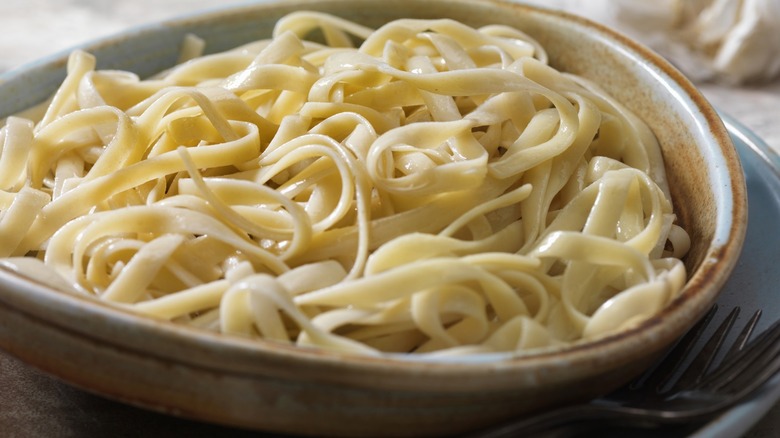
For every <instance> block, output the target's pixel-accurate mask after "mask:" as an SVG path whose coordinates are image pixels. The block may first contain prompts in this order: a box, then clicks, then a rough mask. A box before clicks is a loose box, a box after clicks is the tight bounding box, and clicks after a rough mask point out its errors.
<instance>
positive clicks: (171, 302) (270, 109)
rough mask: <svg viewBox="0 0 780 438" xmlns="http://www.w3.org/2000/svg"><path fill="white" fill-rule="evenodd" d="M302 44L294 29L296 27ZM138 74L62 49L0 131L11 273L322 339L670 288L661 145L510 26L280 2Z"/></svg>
mask: <svg viewBox="0 0 780 438" xmlns="http://www.w3.org/2000/svg"><path fill="white" fill-rule="evenodd" d="M307 38H308V39H307ZM186 42H187V43H186V44H185V48H184V49H183V50H182V56H183V59H182V61H181V62H180V63H178V64H177V65H176V66H174V67H172V68H170V69H169V70H167V71H165V72H162V73H160V74H158V75H155V76H154V77H151V78H143V79H142V78H139V77H138V76H137V75H135V74H132V73H130V72H124V71H114V70H96V68H95V65H96V63H95V59H94V57H93V56H92V55H90V54H88V53H86V52H83V51H75V52H74V53H73V54H72V55H71V57H70V59H69V63H68V72H67V77H66V79H65V80H64V82H63V83H62V84H61V86H60V87H59V89H58V91H57V92H56V93H55V94H54V95H53V96H52V98H51V99H50V100H49V101H48V102H46V103H45V104H43V105H42V106H41V107H40V108H39V109H38V110H37V111H34V110H30V111H28V112H27V113H24V114H21V115H17V116H12V117H9V118H8V119H7V120H6V121H5V124H4V126H3V128H2V130H1V131H0V144H1V145H2V154H1V155H0V210H1V211H2V216H1V217H0V257H3V261H2V263H3V264H4V265H5V266H6V267H11V268H12V269H15V270H17V271H19V272H21V273H22V274H28V275H32V276H36V277H39V278H45V279H46V280H45V281H47V282H48V283H50V284H51V285H53V286H55V287H57V288H59V289H62V290H64V291H68V292H71V293H76V294H85V295H89V296H94V297H96V299H99V300H104V301H106V302H110V303H115V304H116V305H117V306H122V307H124V308H127V309H130V310H131V311H133V312H137V313H139V314H143V315H149V316H151V317H155V318H160V319H164V320H170V321H173V322H175V323H180V324H187V325H190V326H194V327H199V328H202V329H206V330H213V331H217V332H221V333H224V334H227V335H238V336H245V337H249V338H253V339H264V340H269V341H275V342H284V343H293V344H296V345H300V346H304V347H319V348H325V349H330V350H338V351H342V352H349V353H356V354H368V355H377V354H383V353H388V352H390V353H427V354H435V355H449V354H451V355H454V354H473V353H487V352H504V351H510V352H519V353H525V352H528V351H538V349H540V348H556V347H559V346H561V345H566V344H570V343H573V342H580V341H582V340H587V339H593V338H596V337H599V336H603V335H605V334H608V333H613V332H615V331H617V330H624V329H626V328H627V327H631V326H633V325H635V324H637V323H638V322H639V321H642V320H644V319H646V318H647V317H649V316H651V315H653V314H654V313H656V312H657V311H658V310H659V309H661V308H662V307H663V306H664V305H666V303H668V302H669V301H670V300H671V299H672V298H673V297H674V296H675V295H676V294H677V293H678V292H679V291H680V290H681V288H682V287H683V285H684V282H685V279H686V272H685V267H684V266H683V263H682V262H681V260H680V259H681V257H683V256H684V255H685V253H686V251H687V250H688V246H689V237H688V234H687V233H686V232H685V231H684V230H683V229H682V228H681V227H680V226H678V225H677V224H676V223H675V215H674V213H673V211H672V203H671V199H670V194H669V190H668V187H667V182H666V178H665V174H664V165H663V161H662V156H661V152H660V149H659V145H658V143H657V140H656V139H655V137H654V136H653V134H652V132H651V131H650V129H649V128H648V127H647V126H646V125H645V124H644V123H643V122H642V121H640V120H639V119H638V118H637V117H636V116H635V115H633V114H632V113H631V112H629V111H628V110H626V109H625V108H624V107H623V106H621V105H620V104H619V103H618V102H616V101H615V100H614V99H613V98H611V97H610V96H608V95H606V94H605V93H603V92H602V91H600V89H599V87H598V86H597V85H595V84H593V83H590V82H588V81H586V80H584V79H583V78H580V77H577V76H573V75H570V74H566V73H562V72H559V71H557V70H555V69H554V68H552V67H550V66H549V65H548V63H547V55H546V54H545V51H544V49H543V48H542V47H540V46H539V44H537V43H536V42H535V41H534V40H532V39H531V38H529V37H528V36H526V35H525V34H524V33H522V32H521V31H519V30H516V29H513V28H510V27H507V26H500V25H491V26H486V27H482V28H479V29H475V28H472V27H469V26H466V25H464V24H462V23H459V22H457V21H453V20H449V19H437V20H417V19H402V20H397V21H393V22H390V23H388V24H386V25H384V26H382V27H380V28H378V29H376V30H375V29H371V28H367V27H364V26H362V25H359V24H356V23H353V22H350V21H347V20H344V19H341V18H339V17H335V16H331V15H326V14H322V13H315V12H296V13H293V14H291V15H288V16H285V17H284V18H283V19H281V20H280V21H278V23H277V24H276V26H275V29H274V32H273V36H272V37H271V38H269V39H267V40H262V41H257V42H254V43H251V44H247V45H244V46H241V47H237V48H235V49H232V50H229V51H226V52H222V53H216V54H209V55H203V54H202V47H203V44H202V41H200V40H198V39H197V37H188V38H187V39H186Z"/></svg>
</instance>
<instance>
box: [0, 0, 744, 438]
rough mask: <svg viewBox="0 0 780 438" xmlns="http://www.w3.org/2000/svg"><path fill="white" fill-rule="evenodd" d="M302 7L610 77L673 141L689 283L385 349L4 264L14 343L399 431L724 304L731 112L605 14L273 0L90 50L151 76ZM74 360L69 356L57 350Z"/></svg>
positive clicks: (360, 430) (526, 385)
mask: <svg viewBox="0 0 780 438" xmlns="http://www.w3.org/2000/svg"><path fill="white" fill-rule="evenodd" d="M301 9H309V10H318V11H324V12H328V13H332V14H334V15H338V16H341V17H344V18H347V19H350V20H354V21H357V22H360V23H362V24H365V25H368V26H372V27H378V26H379V25H381V24H383V23H386V22H388V21H390V20H393V19H397V18H412V17H413V18H441V17H448V18H453V19H456V20H459V21H462V22H464V23H466V24H469V25H472V26H481V25H487V24H507V25H511V26H514V27H517V28H519V29H521V30H523V31H524V32H526V33H527V34H529V35H530V36H532V37H533V38H535V39H537V40H538V41H539V42H540V43H541V44H542V45H543V46H544V47H545V49H546V50H547V51H548V53H549V55H550V57H551V65H552V66H553V67H555V68H557V69H559V70H563V71H567V72H570V73H575V74H578V75H581V76H583V77H585V78H587V79H591V80H593V81H596V82H597V83H599V84H600V85H601V86H602V87H603V88H604V89H605V90H606V91H607V92H609V93H610V94H611V95H612V96H614V97H615V98H616V99H617V100H618V101H620V102H621V103H623V104H624V105H625V106H627V107H628V108H629V109H631V110H632V111H634V112H635V113H636V114H637V115H638V116H639V117H640V118H642V119H643V120H644V121H645V122H646V123H647V124H648V125H649V126H650V127H651V129H652V130H653V132H654V133H655V135H656V136H657V138H658V140H659V142H660V144H661V147H662V152H663V154H664V158H665V164H666V167H667V175H668V179H669V183H670V184H669V185H670V187H671V190H672V197H673V200H674V203H675V209H676V213H677V214H678V216H679V220H680V221H681V222H682V223H683V224H684V226H685V227H686V229H687V230H688V231H689V233H690V235H691V240H692V246H691V250H690V252H689V253H688V255H687V256H686V258H685V264H686V267H687V269H688V273H689V274H688V275H689V279H688V283H687V285H686V286H685V288H684V290H683V291H682V292H681V294H680V295H679V297H678V298H676V299H675V300H674V301H673V302H672V303H671V304H670V305H669V306H668V307H667V308H665V309H664V310H663V311H662V312H661V313H660V314H658V315H656V316H655V317H653V318H651V319H649V320H647V321H645V322H643V323H642V324H640V325H638V326H637V327H634V328H632V329H631V330H628V331H626V332H622V333H619V334H616V335H613V336H608V337H605V338H601V339H599V340H597V341H593V342H584V343H579V344H577V345H574V346H571V347H567V348H562V349H555V350H548V351H544V352H540V353H538V354H526V355H516V354H509V353H506V354H493V355H477V356H470V357H458V358H454V357H453V358H445V359H437V360H431V359H419V358H418V359H414V358H409V357H407V356H402V355H395V356H393V355H389V356H387V357H382V358H367V357H354V356H348V355H342V354H339V353H333V352H325V351H318V350H307V349H300V348H296V347H292V346H286V345H279V344H274V343H269V342H256V341H248V340H245V339H241V338H234V337H230V336H220V335H215V334H212V333H208V332H203V331H199V330H196V329H191V328H186V327H181V326H178V325H175V324H173V323H167V322H160V321H156V320H152V319H149V318H144V317H141V316H138V315H136V314H133V313H130V312H126V311H124V310H121V309H118V308H115V307H112V306H108V305H105V304H103V303H100V302H97V301H93V300H89V299H86V298H81V297H74V296H70V295H67V294H64V293H60V292H56V291H54V290H52V289H50V288H48V287H47V286H45V285H43V284H42V283H41V282H40V281H35V280H30V279H26V278H22V277H20V276H18V275H16V274H14V273H13V272H10V271H8V270H3V271H2V272H0V317H2V318H5V321H6V323H5V324H4V325H2V327H0V347H3V348H4V349H6V350H8V351H10V352H11V353H13V354H15V355H17V356H19V357H21V358H23V359H25V360H27V361H29V362H30V363H32V364H34V365H36V366H38V367H40V368H42V369H44V370H46V371H48V372H51V373H53V374H55V375H58V376H60V377H62V378H64V379H66V380H68V381H70V382H73V383H74V384H77V385H79V386H81V387H84V388H86V389H89V390H93V391H96V392H98V393H101V394H105V395H110V396H113V397H115V398H118V399H121V400H125V401H128V402H130V403H134V404H138V405H141V406H145V407H151V408H156V409H160V410H164V411H166V412H174V413H178V414H181V415H185V416H189V417H194V418H198V419H203V420H207V421H215V422H220V423H225V424H231V425H237V426H241V427H249V428H258V429H264V430H274V431H281V432H288V433H303V434H312V433H325V434H338V435H363V434H367V433H369V434H374V435H379V434H385V435H387V434H388V433H389V431H388V429H387V428H388V427H391V426H393V429H392V433H391V435H418V434H419V435H423V434H443V433H453V432H460V431H463V430H467V429H471V428H474V427H478V426H483V425H486V424H490V423H491V422H494V421H497V420H499V419H501V418H506V417H509V416H512V415H517V414H520V413H523V412H528V411H532V410H538V409H541V408H545V407H549V406H552V405H556V404H561V403H566V402H571V401H574V400H580V399H586V398H589V397H592V396H594V395H597V394H599V393H601V392H603V391H605V390H607V389H609V388H612V387H615V386H617V385H619V384H621V383H623V382H625V381H626V380H627V379H628V378H630V377H631V376H633V375H635V374H637V373H638V372H639V371H640V370H641V369H642V368H643V367H645V366H647V365H648V363H649V361H650V360H651V359H653V358H654V357H656V356H657V355H658V354H660V353H661V352H662V351H663V350H664V348H666V347H667V346H668V345H669V344H670V343H671V342H673V340H674V339H676V338H677V337H679V336H680V335H681V334H682V333H683V332H684V331H685V330H686V329H687V328H689V327H690V326H691V325H692V324H693V323H694V322H695V320H696V319H697V318H698V317H699V316H700V315H701V314H703V313H704V312H705V311H706V310H707V309H708V308H709V307H710V305H711V304H712V303H713V302H714V300H715V298H716V297H717V294H718V291H719V289H720V287H721V286H722V285H723V283H724V282H725V280H726V278H727V277H728V274H729V273H730V271H731V269H732V268H733V267H734V264H735V263H736V260H737V257H738V255H739V251H740V248H741V245H742V241H743V239H744V233H745V229H746V223H747V219H746V206H745V204H746V190H745V183H744V178H743V176H742V171H741V168H740V166H739V159H738V157H737V154H736V151H735V150H734V148H733V146H732V145H731V142H730V140H729V137H728V135H727V133H726V131H725V129H724V127H723V125H722V123H721V122H720V120H719V119H718V117H717V114H716V113H715V111H714V110H713V109H712V108H711V107H710V106H709V104H708V103H707V102H706V101H705V99H704V98H703V97H702V96H701V95H700V94H699V93H698V92H697V91H696V90H695V88H694V87H693V86H692V85H691V84H690V83H689V82H688V81H687V80H686V79H685V78H684V77H683V76H682V75H681V74H680V73H678V72H677V71H676V70H675V69H673V68H672V67H671V66H670V65H669V64H668V63H666V62H665V61H663V60H662V59H661V58H659V57H658V56H657V55H655V54H653V53H652V52H650V51H649V50H647V49H645V48H643V47H641V46H639V45H637V44H636V43H634V42H632V41H629V40H627V39H626V38H624V37H622V36H620V35H618V34H615V33H614V32H612V31H610V30H608V29H605V28H603V27H601V26H599V25H595V24H593V23H590V22H588V21H585V20H583V19H580V18H576V17H573V16H569V15H565V14H560V13H556V12H550V11H545V10H541V9H537V8H532V7H527V6H522V5H518V4H513V3H503V2H496V1H472V0H456V1H423V0H383V1H361V0H341V1H334V0H331V1H263V2H257V3H253V4H248V5H245V6H240V7H236V8H230V9H219V10H215V11H211V12H207V13H202V14H197V15H193V16H190V17H186V18H183V19H179V20H174V21H170V22H166V23H162V24H158V25H151V26H146V27H143V28H139V29H135V30H132V31H130V32H127V33H124V34H122V35H118V36H116V37H112V38H108V39H105V40H101V41H98V42H96V43H94V44H91V45H88V46H87V47H85V49H86V50H87V51H89V52H91V53H93V54H95V56H96V58H97V60H98V68H112V69H122V70H129V71H133V72H136V73H138V74H139V75H141V76H142V77H143V76H149V75H152V74H154V73H157V72H159V71H162V70H164V69H166V68H168V67H171V66H172V65H173V64H174V63H175V62H176V59H177V58H178V55H179V49H180V44H181V41H182V39H183V38H184V36H185V35H186V34H187V33H193V34H196V35H198V36H199V37H201V38H203V39H204V40H205V41H206V43H207V45H206V50H207V52H218V51H222V50H226V49H229V48H232V47H235V46H237V45H240V44H243V43H246V42H250V41H254V40H257V39H260V38H265V37H268V36H269V35H270V32H271V30H272V28H273V26H274V24H275V22H276V21H277V20H278V19H279V18H280V17H282V16H284V15H286V14H287V13H290V12H293V11H296V10H301ZM66 60H67V54H66V53H63V54H61V55H57V56H55V57H53V58H50V59H46V60H43V61H41V62H38V63H35V64H32V65H30V66H26V67H23V68H21V69H19V70H16V71H14V72H11V73H9V74H7V75H6V76H5V77H4V78H3V79H2V81H0V117H6V116H8V115H11V114H14V113H16V112H18V111H20V110H23V109H25V108H27V107H30V106H32V105H34V104H36V103H39V102H41V101H43V100H45V99H46V98H47V97H48V96H49V95H50V94H51V93H52V92H53V91H54V90H55V89H56V87H57V85H58V84H59V83H60V82H61V81H62V79H63V78H64V76H65V70H64V69H65V64H66ZM63 356H64V357H66V358H68V360H55V359H54V358H55V357H60V358H61V357H63ZM94 361H98V362H100V363H102V364H110V365H111V366H112V369H113V375H112V376H98V375H97V374H96V373H92V372H85V368H84V367H85V366H88V365H85V364H89V363H95V362H94ZM160 370H164V371H160ZM154 373H158V375H153V374H154ZM123 381H124V383H123ZM128 382H132V384H129V383H128ZM301 418H306V419H307V420H305V421H300V419H301ZM346 418H352V419H353V420H351V421H350V422H345V421H342V420H344V419H346Z"/></svg>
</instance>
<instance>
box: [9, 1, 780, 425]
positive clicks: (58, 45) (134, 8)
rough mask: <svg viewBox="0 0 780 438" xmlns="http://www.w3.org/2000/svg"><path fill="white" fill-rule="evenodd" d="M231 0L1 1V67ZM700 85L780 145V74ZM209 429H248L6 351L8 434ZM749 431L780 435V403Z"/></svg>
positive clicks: (779, 148)
mask: <svg viewBox="0 0 780 438" xmlns="http://www.w3.org/2000/svg"><path fill="white" fill-rule="evenodd" d="M234 3H235V2H234ZM225 4H226V3H220V2H218V1H217V0H132V1H126V2H122V1H104V0H0V29H2V31H1V32H0V73H3V72H5V71H8V70H10V69H13V68H15V67H18V66H21V65H22V64H25V63H27V62H30V61H33V60H35V59H38V58H40V57H43V56H46V55H49V54H52V53H55V52H58V51H61V50H64V49H67V48H69V47H72V46H74V45H77V44H80V43H83V42H86V41H89V40H91V39H94V38H96V37H101V36H105V35H109V34H112V33H115V32H117V31H121V30H123V29H127V28H129V27H132V26H134V25H138V24H143V23H149V22H154V21H159V20H162V19H166V18H171V17H175V16H180V15H182V14H189V13H193V12H196V11H198V10H201V9H207V8H217V7H223V6H224V5H225ZM700 88H701V90H702V91H703V93H704V94H705V96H707V97H708V98H709V99H710V100H711V102H712V103H713V104H714V105H715V106H716V107H717V108H719V109H720V110H721V111H723V112H725V113H727V114H729V115H731V116H732V117H734V118H735V119H737V120H738V121H740V122H741V123H742V124H744V125H745V126H746V127H748V128H749V129H750V130H752V131H753V132H754V133H756V134H757V135H758V136H760V137H761V138H763V139H764V141H765V142H766V143H767V144H769V145H770V146H771V147H772V148H774V149H775V150H776V151H778V152H780V81H775V82H774V83H771V84H765V85H753V86H742V87H732V86H725V85H718V84H701V85H700ZM773 317H775V316H774V315H773ZM201 434H206V435H210V436H214V435H223V434H224V435H230V436H241V435H242V434H243V432H239V431H235V430H228V429H224V428H219V427H212V426H207V425H200V424H197V423H194V422H188V421H183V420H177V419H174V418H171V417H167V416H163V415H159V414H153V413H148V412H145V411H142V410H139V409H135V408H132V407H128V406H125V405H122V404H119V403H114V402H109V401H106V400H104V399H102V398H99V397H95V396H92V395H90V394H87V393H83V392H81V391H79V390H76V389H73V388H71V387H70V386H68V385H66V384H64V383H62V382H59V381H57V380H55V379H52V378H50V377H48V376H46V375H43V374H41V373H39V372H38V371H36V370H34V369H32V368H30V367H29V366H27V365H26V364H23V363H21V362H19V361H18V360H16V359H14V358H12V357H10V356H8V355H6V354H4V353H2V352H0V435H2V436H12V437H38V436H74V437H75V436H78V437H81V436H185V435H186V436H192V435H198V436H201ZM253 436H256V435H253ZM745 436H746V437H748V438H770V437H776V436H780V405H778V406H775V408H774V409H773V410H772V411H770V413H769V414H768V415H766V416H765V417H764V419H763V420H762V421H760V422H759V423H758V424H756V425H755V426H754V427H753V428H752V429H751V430H750V431H749V432H748V433H747V434H746V435H745Z"/></svg>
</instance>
